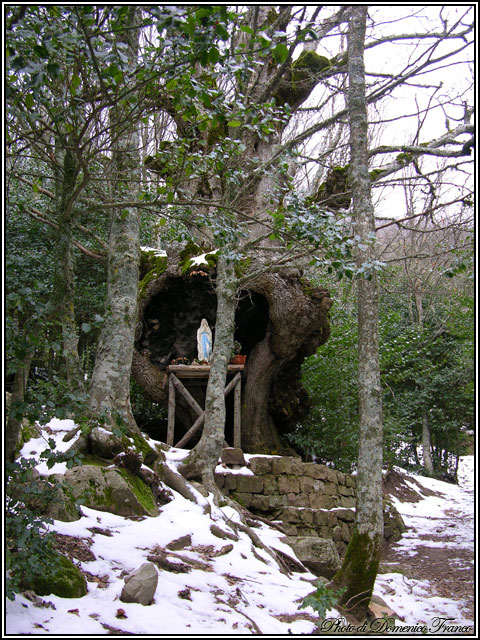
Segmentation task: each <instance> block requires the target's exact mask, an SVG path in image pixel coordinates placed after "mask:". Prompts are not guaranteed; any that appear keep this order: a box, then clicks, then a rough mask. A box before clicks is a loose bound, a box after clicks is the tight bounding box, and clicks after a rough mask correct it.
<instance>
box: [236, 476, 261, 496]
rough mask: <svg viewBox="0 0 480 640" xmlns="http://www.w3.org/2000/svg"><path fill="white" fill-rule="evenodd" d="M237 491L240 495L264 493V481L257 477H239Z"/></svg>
mask: <svg viewBox="0 0 480 640" xmlns="http://www.w3.org/2000/svg"><path fill="white" fill-rule="evenodd" d="M237 491H238V492H240V493H263V480H262V478H257V476H243V475H237Z"/></svg>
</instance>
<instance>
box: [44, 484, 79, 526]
mask: <svg viewBox="0 0 480 640" xmlns="http://www.w3.org/2000/svg"><path fill="white" fill-rule="evenodd" d="M59 477H60V481H58V478H59ZM55 478H56V479H57V481H56V482H54V483H53V492H54V494H53V498H52V500H51V502H48V504H47V506H46V508H45V512H44V515H46V516H47V517H48V518H53V520H61V521H62V522H75V520H79V519H80V518H81V517H82V512H81V511H80V507H79V506H78V505H77V503H76V500H75V497H74V495H73V493H72V491H71V489H70V488H69V486H68V485H67V483H64V482H63V481H62V480H63V476H55Z"/></svg>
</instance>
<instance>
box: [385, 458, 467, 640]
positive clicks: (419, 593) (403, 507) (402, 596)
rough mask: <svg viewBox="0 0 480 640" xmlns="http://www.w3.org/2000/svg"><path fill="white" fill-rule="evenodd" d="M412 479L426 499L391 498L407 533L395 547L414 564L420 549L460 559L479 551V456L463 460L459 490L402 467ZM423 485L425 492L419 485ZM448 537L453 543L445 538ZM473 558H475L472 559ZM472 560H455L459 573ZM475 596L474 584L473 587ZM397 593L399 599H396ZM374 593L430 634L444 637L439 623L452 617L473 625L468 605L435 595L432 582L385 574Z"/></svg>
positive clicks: (411, 623) (412, 623)
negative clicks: (462, 554)
mask: <svg viewBox="0 0 480 640" xmlns="http://www.w3.org/2000/svg"><path fill="white" fill-rule="evenodd" d="M397 471H399V472H400V473H403V474H404V476H405V478H413V479H414V480H415V481H416V482H412V481H411V480H410V481H409V480H407V484H408V486H409V487H410V488H412V489H413V490H414V491H416V492H417V493H420V495H422V497H423V499H422V500H420V501H419V502H415V503H411V502H400V501H399V500H398V499H396V498H392V501H393V503H394V504H395V506H396V508H397V510H398V511H399V512H400V513H401V515H402V517H403V519H404V522H405V524H406V525H407V527H409V528H408V530H407V531H406V532H405V533H404V534H403V536H402V538H401V540H400V541H399V542H397V543H395V548H396V550H397V551H398V552H399V553H400V554H401V555H403V556H405V557H410V558H412V559H413V564H414V561H415V557H416V555H417V551H418V548H419V547H420V546H423V547H428V548H435V547H437V548H442V549H447V550H451V556H452V558H454V559H455V549H459V550H465V549H466V550H469V551H472V552H473V549H474V534H475V531H474V528H475V527H474V479H475V474H474V457H473V456H464V457H463V458H461V460H460V467H459V473H458V477H459V484H458V485H454V484H450V483H447V482H442V481H440V480H434V479H432V478H426V477H423V476H414V475H412V474H407V473H406V472H405V471H402V470H401V469H398V468H397ZM417 483H419V484H420V485H421V487H419V486H418V484H417ZM422 488H423V489H427V490H430V491H434V492H435V493H436V495H423V493H422ZM445 537H448V538H450V540H445V539H443V538H445ZM472 557H473V556H472ZM467 562H468V561H467V560H460V559H455V562H454V564H455V566H454V567H453V568H454V569H459V568H462V567H465V566H466V563H467ZM451 570H452V563H449V565H447V566H445V572H449V571H451ZM471 589H472V592H473V590H474V585H473V584H472V585H471ZM392 591H393V592H394V595H391V594H392ZM375 592H376V593H378V594H379V595H380V596H381V597H383V599H384V600H385V602H386V603H387V604H388V605H389V606H390V607H391V608H392V609H393V610H394V611H395V612H396V613H398V614H399V615H400V616H401V617H402V618H403V621H404V622H403V623H402V624H405V625H415V624H417V625H418V624H424V625H426V626H427V628H428V629H429V631H430V632H431V633H432V632H438V633H442V632H443V633H445V629H444V627H443V626H442V624H441V622H439V621H438V620H436V619H438V618H441V617H445V618H450V619H451V620H452V622H449V623H445V624H456V625H460V626H470V628H472V625H473V620H472V619H467V618H465V614H464V606H465V602H464V601H460V602H456V601H454V600H451V599H449V598H441V597H438V596H432V595H431V589H430V586H429V583H428V582H427V581H425V580H416V579H414V578H409V577H406V576H404V575H403V574H401V573H388V574H381V575H379V576H378V577H377V581H376V584H375Z"/></svg>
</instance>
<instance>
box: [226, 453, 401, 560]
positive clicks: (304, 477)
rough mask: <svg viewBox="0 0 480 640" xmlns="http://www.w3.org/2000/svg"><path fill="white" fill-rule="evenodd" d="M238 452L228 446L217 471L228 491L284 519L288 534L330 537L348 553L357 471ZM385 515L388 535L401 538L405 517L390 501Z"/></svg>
mask: <svg viewBox="0 0 480 640" xmlns="http://www.w3.org/2000/svg"><path fill="white" fill-rule="evenodd" d="M235 451H237V452H238V450H233V449H231V450H228V449H225V450H224V454H223V455H222V460H223V464H222V466H221V467H217V472H216V474H215V479H216V482H217V484H218V486H219V488H220V489H222V490H223V491H224V493H226V494H227V495H229V496H230V497H231V498H233V499H234V500H236V501H237V502H239V503H240V504H241V505H243V506H244V507H246V508H247V509H249V510H250V511H252V512H253V513H258V514H260V515H262V516H264V517H265V518H268V519H269V520H272V521H274V522H277V523H278V524H281V525H282V528H283V529H284V530H285V532H286V533H287V534H288V535H289V536H316V537H320V538H327V539H330V540H333V541H334V542H335V545H336V547H337V549H338V552H339V554H340V555H343V554H344V553H345V550H346V548H347V544H348V542H349V540H350V536H351V532H352V527H353V524H354V520H355V509H354V507H355V476H351V475H349V474H347V473H342V472H341V471H335V470H334V469H329V468H328V467H326V466H325V465H322V464H316V463H314V462H302V460H301V459H300V458H288V457H280V456H246V459H245V458H243V455H242V454H241V452H239V453H237V454H235V453H234V452H235ZM239 456H241V457H239ZM242 459H243V460H244V466H242ZM235 463H236V464H235ZM245 467H246V469H245ZM384 514H385V515H384V522H385V537H386V539H387V540H388V541H393V540H398V539H399V537H400V536H401V533H402V531H403V530H404V525H403V523H402V521H401V517H400V516H399V514H398V513H397V512H396V510H395V509H394V508H393V506H392V505H391V504H386V505H385V510H384Z"/></svg>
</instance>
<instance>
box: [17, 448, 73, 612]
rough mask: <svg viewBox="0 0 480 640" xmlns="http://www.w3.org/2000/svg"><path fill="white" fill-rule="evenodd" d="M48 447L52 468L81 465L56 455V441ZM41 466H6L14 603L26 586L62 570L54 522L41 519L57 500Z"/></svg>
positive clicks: (46, 457) (45, 456)
mask: <svg viewBox="0 0 480 640" xmlns="http://www.w3.org/2000/svg"><path fill="white" fill-rule="evenodd" d="M48 445H49V448H48V449H46V450H45V451H44V452H43V453H41V454H40V457H41V458H42V459H43V460H46V461H47V466H48V467H49V468H52V467H53V465H54V464H55V463H57V462H67V466H68V467H72V466H73V465H74V464H79V463H81V461H80V460H79V459H78V458H76V457H74V456H73V455H70V454H69V453H59V452H56V451H55V448H54V447H55V443H54V441H53V440H52V439H49V441H48ZM37 463H38V461H37V460H35V459H34V458H28V459H27V458H20V459H19V460H17V461H15V462H7V463H6V465H5V467H6V477H7V486H6V510H5V542H6V544H5V547H6V551H5V556H6V568H7V580H6V595H7V597H8V598H9V599H10V600H14V599H15V593H19V592H20V591H22V590H23V589H25V585H27V584H35V582H36V580H38V579H39V578H40V577H41V576H43V575H45V574H46V572H50V573H52V572H54V571H55V570H56V569H60V563H61V560H60V559H59V554H58V553H56V552H55V551H54V550H53V548H52V544H53V541H54V535H53V533H51V532H49V531H48V525H49V524H51V523H52V522H53V520H52V519H51V518H48V517H46V516H42V515H41V514H42V513H44V512H45V511H46V509H47V507H48V505H49V504H51V503H52V502H53V501H54V500H56V497H57V496H56V492H55V489H54V487H53V485H51V484H50V483H49V482H46V481H45V478H43V477H41V476H38V475H36V473H35V470H34V467H35V466H36V464H37Z"/></svg>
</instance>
